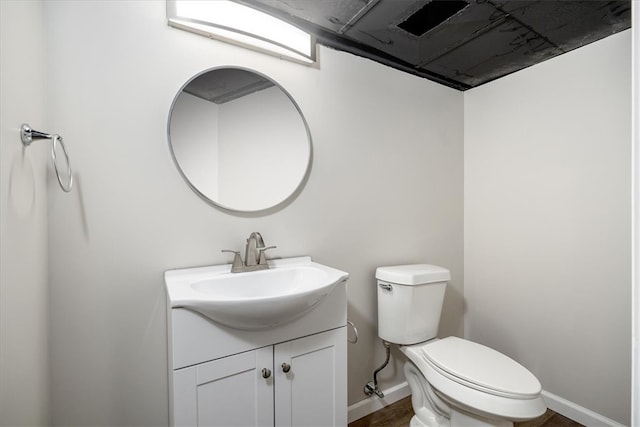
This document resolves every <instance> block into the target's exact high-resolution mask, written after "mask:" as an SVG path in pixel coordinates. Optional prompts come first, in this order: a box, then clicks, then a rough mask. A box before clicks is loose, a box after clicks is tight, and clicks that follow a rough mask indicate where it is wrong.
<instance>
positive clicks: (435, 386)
mask: <svg viewBox="0 0 640 427" xmlns="http://www.w3.org/2000/svg"><path fill="white" fill-rule="evenodd" d="M376 279H377V287H378V335H379V336H380V338H382V339H383V340H384V341H386V342H389V343H391V344H397V345H398V346H399V349H400V351H401V352H402V353H403V354H404V355H405V356H407V361H406V362H405V365H404V373H405V378H406V380H407V382H408V383H409V387H410V388H411V394H412V397H411V403H412V405H413V410H414V412H415V415H414V417H413V418H412V419H411V424H410V426H411V427H423V426H429V427H432V426H452V427H455V426H501V427H502V426H512V425H513V422H514V421H525V420H530V419H533V418H536V417H538V416H540V415H542V414H543V413H544V412H545V411H546V409H547V408H546V405H545V403H544V401H543V399H542V396H541V395H540V393H541V391H542V387H541V385H540V382H539V381H538V379H537V378H536V377H535V376H534V375H533V374H532V373H531V372H529V371H528V370H527V369H526V368H525V367H524V366H522V365H520V364H518V363H517V362H516V361H514V360H513V359H510V358H509V357H507V356H505V355H504V354H502V353H500V352H498V351H496V350H493V349H491V348H489V347H486V346H484V345H481V344H478V343H474V342H472V341H467V340H465V339H462V338H458V337H454V336H450V337H447V338H442V339H438V338H436V336H437V333H438V325H439V323H440V314H441V312H442V304H443V302H444V294H445V289H446V287H447V282H448V281H449V280H450V279H451V274H450V272H449V270H447V269H446V268H443V267H438V266H435V265H429V264H414V265H398V266H392V267H379V268H378V269H377V270H376Z"/></svg>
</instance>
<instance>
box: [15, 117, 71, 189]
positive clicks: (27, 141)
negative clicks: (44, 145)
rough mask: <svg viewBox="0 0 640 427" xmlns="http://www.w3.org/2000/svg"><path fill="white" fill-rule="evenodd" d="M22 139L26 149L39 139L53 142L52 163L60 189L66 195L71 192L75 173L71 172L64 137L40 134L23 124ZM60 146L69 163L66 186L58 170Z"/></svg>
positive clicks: (21, 128)
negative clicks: (58, 148)
mask: <svg viewBox="0 0 640 427" xmlns="http://www.w3.org/2000/svg"><path fill="white" fill-rule="evenodd" d="M20 139H21V140H22V143H23V144H24V146H25V147H28V146H29V145H31V143H32V142H33V141H34V140H38V139H49V140H51V162H52V163H53V168H54V170H55V172H56V178H58V184H60V188H62V190H63V191H65V192H66V193H68V192H70V191H71V188H72V187H73V173H72V172H71V162H70V161H69V154H68V153H67V147H65V145H64V141H63V140H62V137H61V136H60V135H58V134H50V133H44V132H39V131H37V130H33V129H31V126H29V125H28V124H26V123H23V124H22V126H21V127H20ZM58 144H60V147H61V148H62V153H63V154H64V157H65V161H66V163H67V176H68V177H69V178H68V179H67V180H66V181H67V183H66V184H65V183H64V182H63V180H62V177H61V176H60V170H59V169H58V162H57V161H56V146H57V145H58Z"/></svg>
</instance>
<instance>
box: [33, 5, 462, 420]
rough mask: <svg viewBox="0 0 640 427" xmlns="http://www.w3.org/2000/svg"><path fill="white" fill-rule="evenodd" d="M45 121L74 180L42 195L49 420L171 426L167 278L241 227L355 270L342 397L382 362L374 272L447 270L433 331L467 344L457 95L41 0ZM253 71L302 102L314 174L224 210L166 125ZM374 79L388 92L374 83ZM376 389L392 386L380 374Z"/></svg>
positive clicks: (349, 63)
mask: <svg viewBox="0 0 640 427" xmlns="http://www.w3.org/2000/svg"><path fill="white" fill-rule="evenodd" d="M45 16H46V21H47V23H48V24H49V25H48V28H47V33H46V40H47V41H46V46H47V49H48V51H49V53H50V55H51V58H55V61H51V62H50V63H49V64H48V81H47V82H48V88H49V98H48V99H49V102H48V111H49V114H50V124H51V127H52V128H55V129H56V131H57V132H60V133H61V134H62V135H64V137H65V142H67V145H68V149H69V154H70V156H71V160H72V162H73V166H74V168H75V170H76V183H77V186H76V189H75V190H74V191H73V192H72V193H71V194H66V193H62V192H61V191H56V190H55V189H53V188H52V190H51V191H50V192H49V207H50V212H49V225H50V228H49V232H50V241H49V253H50V269H49V271H50V280H51V287H52V295H51V310H52V315H53V316H52V325H53V330H52V335H51V345H52V347H51V349H52V367H53V392H52V398H53V407H54V421H55V423H56V424H59V425H112V426H115V425H154V426H155V425H162V424H164V423H166V422H167V419H168V414H167V375H166V370H167V360H166V359H167V358H166V326H165V321H166V319H165V317H166V316H165V308H164V307H165V295H164V283H163V280H162V274H163V272H164V271H165V270H167V269H173V268H180V267H188V266H196V265H204V264H216V263H224V262H229V261H230V260H231V259H230V257H229V256H228V254H221V253H220V250H221V249H241V247H242V244H243V242H244V239H246V237H247V236H248V235H249V234H250V232H252V231H260V232H262V235H263V236H264V238H265V240H266V243H267V244H269V245H274V244H275V245H277V246H278V249H276V250H274V251H271V253H270V255H271V256H281V257H287V256H294V255H303V254H308V255H311V256H312V257H313V258H314V259H315V260H317V261H319V262H321V263H325V264H328V265H331V266H334V267H336V268H339V269H343V270H345V271H348V272H349V273H350V274H351V278H350V280H349V284H348V294H349V317H350V319H351V320H352V321H354V322H355V323H356V325H357V326H358V328H359V331H360V342H359V343H358V344H356V345H350V346H349V402H350V403H354V402H356V401H359V400H361V399H362V398H364V395H363V394H362V389H363V387H364V384H365V383H366V382H367V381H369V380H370V376H371V374H372V371H373V370H374V368H375V367H376V366H377V365H379V364H380V363H381V361H382V360H383V358H384V351H383V349H382V346H381V345H380V344H379V341H378V340H377V337H376V306H375V303H376V296H375V279H374V271H375V268H376V267H377V266H379V265H388V264H395V263H412V262H430V263H434V264H439V265H443V266H446V267H448V268H450V269H451V271H452V274H453V281H452V283H451V286H450V288H449V291H448V294H447V297H446V298H447V299H446V307H445V310H446V313H447V315H446V317H445V318H444V319H443V322H442V327H441V333H442V334H443V335H448V334H454V333H455V334H458V335H460V334H462V315H463V313H462V291H463V289H462V281H463V277H462V276H463V271H462V261H463V249H462V243H463V237H462V230H463V228H462V224H463V211H462V202H463V192H462V191H463V190H462V184H463V182H462V177H463V174H462V167H463V157H462V149H463V129H462V126H461V125H460V123H461V120H462V115H463V104H462V101H463V95H462V93H460V92H457V91H455V90H452V89H448V88H445V87H442V86H440V85H438V84H435V83H431V82H428V81H426V80H424V79H420V78H417V77H414V76H410V75H407V74H404V73H400V72H398V71H395V70H392V69H390V68H387V67H384V66H382V65H379V64H376V63H374V62H371V61H368V60H364V59H362V58H358V57H355V56H352V55H349V54H345V53H341V52H336V51H332V50H329V49H325V48H321V49H320V52H319V57H320V66H319V69H318V68H309V67H305V66H302V65H298V64H293V63H290V62H286V61H282V60H279V59H276V58H272V57H268V56H265V55H262V54H259V53H255V52H251V51H248V50H244V49H240V48H237V47H234V46H230V45H226V44H223V43H219V42H216V41H212V40H209V39H207V38H204V37H200V36H197V35H194V34H190V33H187V32H184V31H181V30H178V29H174V28H170V27H168V26H167V24H166V17H165V3H164V1H140V2H126V3H125V2H109V1H92V2H77V1H69V2H65V1H55V2H45ZM220 65H237V66H242V67H247V68H252V69H256V70H258V71H260V72H261V73H264V74H266V75H268V76H270V77H272V78H273V79H275V80H276V81H277V82H279V83H280V84H282V86H283V87H284V88H286V89H287V90H288V91H289V92H290V93H291V94H292V96H293V97H294V98H295V99H296V100H297V102H298V103H299V105H300V108H301V110H302V111H303V113H304V114H305V117H306V119H307V121H308V124H309V127H310V131H311V135H312V138H313V152H314V159H313V166H312V170H311V175H310V177H309V179H308V181H307V183H306V185H305V187H304V189H303V190H302V192H301V193H300V195H299V196H298V197H297V198H296V199H295V200H293V201H292V202H291V203H289V204H287V205H286V206H283V207H282V208H281V209H279V210H272V211H270V212H268V213H267V214H265V215H260V216H256V215H231V214H229V213H226V212H223V211H221V210H218V209H216V208H213V207H211V206H210V205H208V204H206V203H205V202H204V201H202V200H201V199H200V198H199V197H198V196H196V195H195V194H194V193H193V192H192V191H191V190H190V189H189V188H188V187H187V185H186V184H185V183H184V182H183V179H182V178H181V176H180V175H179V174H178V172H177V170H176V168H175V166H174V164H173V161H172V159H171V156H170V154H169V150H168V147H167V141H166V120H167V117H168V113H169V107H170V105H171V102H172V100H173V98H174V96H175V94H176V92H177V91H178V90H179V89H180V87H181V86H182V85H183V84H184V82H186V81H187V80H188V79H189V78H190V77H192V76H193V75H195V74H196V73H199V72H201V71H202V70H205V69H208V68H211V67H215V66H220ZM380 82H385V84H380ZM382 379H383V384H382V385H383V387H386V386H389V385H393V384H395V383H398V382H400V381H402V378H401V374H400V371H399V370H398V368H397V367H395V368H394V367H391V368H387V369H386V370H385V373H384V376H383V378H382Z"/></svg>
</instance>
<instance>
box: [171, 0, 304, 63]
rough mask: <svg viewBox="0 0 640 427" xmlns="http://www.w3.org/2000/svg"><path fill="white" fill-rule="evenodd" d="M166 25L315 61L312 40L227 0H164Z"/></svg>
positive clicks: (290, 27) (282, 55)
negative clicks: (167, 22)
mask: <svg viewBox="0 0 640 427" xmlns="http://www.w3.org/2000/svg"><path fill="white" fill-rule="evenodd" d="M167 19H168V21H169V25H171V26H172V27H176V28H180V29H183V30H187V31H191V32H193V33H196V34H200V35H204V36H207V37H211V38H216V39H219V40H223V41H225V42H229V43H233V44H237V45H241V46H244V47H249V48H252V49H254V50H259V51H262V52H266V53H269V54H271V55H276V56H279V57H282V58H286V59H293V60H295V61H298V62H302V63H305V64H311V63H313V62H315V60H316V55H315V53H316V51H315V39H314V37H313V36H312V35H310V34H307V33H306V32H304V31H302V30H301V29H299V28H297V27H295V26H294V25H291V24H289V23H287V22H284V21H282V20H280V19H278V18H275V17H273V16H271V15H268V14H266V13H263V12H260V11H258V10H256V9H253V8H251V7H248V6H244V5H241V4H239V3H236V2H233V1H227V0H210V1H204V0H195V1H193V0H167Z"/></svg>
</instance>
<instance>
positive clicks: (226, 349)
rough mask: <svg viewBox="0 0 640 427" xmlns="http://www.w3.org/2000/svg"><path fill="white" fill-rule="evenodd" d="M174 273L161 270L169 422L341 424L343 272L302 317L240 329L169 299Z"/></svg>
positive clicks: (344, 376) (344, 415) (343, 396)
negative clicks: (165, 299) (164, 294)
mask: <svg viewBox="0 0 640 427" xmlns="http://www.w3.org/2000/svg"><path fill="white" fill-rule="evenodd" d="M276 268H277V266H276ZM174 271H175V270H174ZM196 271H197V272H199V271H200V270H196ZM173 275H174V273H172V272H167V273H166V274H165V281H166V283H167V291H168V296H169V298H168V304H167V329H168V344H169V408H170V410H169V413H170V423H171V425H172V426H224V427H229V426H278V427H283V426H295V427H299V426H322V427H327V426H346V425H347V331H346V325H347V296H346V278H345V279H343V280H341V281H340V282H339V283H337V284H336V285H335V287H334V288H333V289H332V290H331V291H330V293H329V294H328V295H327V296H326V297H324V299H323V300H322V301H321V302H320V303H318V304H317V305H315V306H313V308H312V309H310V310H309V311H308V312H305V313H304V314H303V315H301V317H299V318H296V319H294V320H291V321H289V322H287V323H285V324H281V325H277V326H272V327H268V328H264V329H259V330H244V329H237V328H232V327H229V326H225V325H223V324H221V323H218V322H216V321H214V320H212V319H210V318H208V317H207V316H204V315H202V314H200V313H198V312H197V311H195V310H191V309H188V308H185V307H180V306H176V305H175V304H173V305H172V301H175V299H174V298H173V295H172V293H173V292H176V291H175V289H179V287H180V286H182V283H179V282H177V281H176V282H174V281H172V279H173V278H172V276H173ZM183 276H184V275H183ZM345 277H346V276H345ZM283 364H284V368H283ZM285 371H286V372H285ZM265 377H266V378H265Z"/></svg>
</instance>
